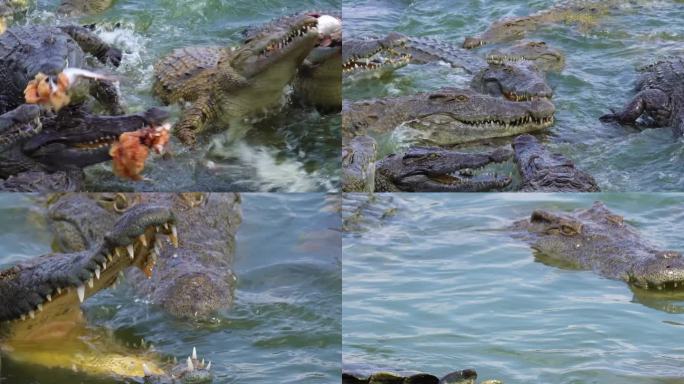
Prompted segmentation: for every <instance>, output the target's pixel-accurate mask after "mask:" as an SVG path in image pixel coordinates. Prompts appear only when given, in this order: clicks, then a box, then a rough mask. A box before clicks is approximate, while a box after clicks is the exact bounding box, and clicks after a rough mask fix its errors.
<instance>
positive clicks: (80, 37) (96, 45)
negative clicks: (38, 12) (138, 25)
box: [59, 25, 121, 67]
mask: <svg viewBox="0 0 684 384" xmlns="http://www.w3.org/2000/svg"><path fill="white" fill-rule="evenodd" d="M59 29H61V30H62V31H63V32H64V33H66V34H68V35H69V36H71V38H72V39H74V40H75V41H76V42H77V43H78V45H79V46H80V47H81V49H83V51H84V52H87V53H90V54H91V55H93V56H95V57H97V59H98V60H100V62H102V63H103V64H106V63H107V62H110V63H111V64H112V65H113V66H115V67H118V66H119V64H121V50H120V49H117V48H114V47H111V46H109V45H108V44H107V43H105V42H104V41H103V40H102V39H100V38H99V37H97V35H95V34H94V33H93V32H91V31H90V30H88V29H87V28H84V27H79V26H75V25H68V26H61V27H59Z"/></svg>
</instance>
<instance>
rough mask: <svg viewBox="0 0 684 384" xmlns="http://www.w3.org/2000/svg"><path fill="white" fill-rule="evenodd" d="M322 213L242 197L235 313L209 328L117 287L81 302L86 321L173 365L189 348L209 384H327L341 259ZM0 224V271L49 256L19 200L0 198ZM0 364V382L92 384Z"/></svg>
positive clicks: (331, 220)
mask: <svg viewBox="0 0 684 384" xmlns="http://www.w3.org/2000/svg"><path fill="white" fill-rule="evenodd" d="M330 206H331V202H330V201H329V199H326V198H325V196H324V195H321V194H296V195H258V194H245V195H243V214H244V221H243V224H242V226H241V227H240V230H239V231H238V235H237V236H238V238H237V254H236V263H235V272H236V274H237V275H238V286H237V290H236V294H235V296H236V299H235V305H234V307H233V308H232V309H229V310H225V311H222V312H221V313H220V314H219V315H218V317H217V318H216V321H215V323H214V324H211V325H197V324H189V323H186V322H182V321H178V320H174V319H172V318H170V317H168V316H167V315H165V314H164V313H163V312H162V311H161V310H160V309H158V308H156V307H155V306H154V305H151V304H149V303H148V302H147V301H146V300H145V298H144V297H139V296H137V295H136V294H135V291H134V290H133V289H132V288H131V287H130V286H128V285H126V284H125V283H124V284H122V285H120V286H118V287H117V288H116V289H114V290H111V289H110V290H106V291H102V292H100V293H98V294H97V295H96V296H94V297H93V298H92V299H90V300H88V301H87V302H86V303H85V306H84V307H85V312H86V316H87V318H88V319H89V323H90V324H91V325H92V326H94V327H98V328H107V329H110V330H112V331H113V334H114V336H115V337H116V338H117V339H118V340H119V341H120V342H122V343H134V344H139V342H140V339H141V338H144V339H145V340H146V341H147V342H148V343H152V344H154V346H155V348H156V349H157V350H158V351H159V352H160V353H162V354H163V355H164V356H167V357H170V356H176V357H177V358H178V359H179V360H181V361H182V359H184V358H186V357H187V355H188V354H189V353H190V352H191V351H192V347H193V346H195V347H196V348H197V351H198V353H199V355H200V357H203V358H206V359H208V360H211V361H212V371H213V373H214V377H215V380H214V383H217V384H221V383H332V382H335V381H337V380H339V375H340V373H339V364H340V344H341V340H340V334H341V324H340V321H341V320H340V317H341V308H340V300H341V299H340V297H341V292H340V289H341V288H340V287H341V275H340V260H341V258H340V237H339V225H340V224H339V216H338V214H337V213H334V212H331V210H330ZM0 218H1V219H0V268H5V267H7V266H10V265H14V264H16V263H17V262H19V261H21V260H27V259H30V258H32V257H35V256H38V255H41V254H44V253H47V252H49V250H50V248H49V243H50V236H49V234H48V232H47V229H46V228H45V227H44V223H41V219H40V218H41V215H40V212H39V210H37V209H35V207H34V203H33V202H32V201H31V199H30V198H29V197H27V196H26V195H8V194H4V195H0ZM2 363H3V364H2V372H1V373H0V377H3V378H4V381H3V383H8V384H10V383H11V384H15V383H17V384H23V383H26V384H28V383H31V384H48V383H49V384H53V383H64V384H73V383H93V382H95V381H94V379H93V378H90V377H88V376H84V375H82V374H81V375H79V374H74V373H71V372H62V371H55V370H47V369H42V368H40V367H35V366H30V365H19V364H16V363H14V362H12V361H11V360H9V359H3V361H2ZM97 382H98V383H99V382H100V381H97ZM102 382H103V383H108V381H102Z"/></svg>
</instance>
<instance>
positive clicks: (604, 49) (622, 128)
mask: <svg viewBox="0 0 684 384" xmlns="http://www.w3.org/2000/svg"><path fill="white" fill-rule="evenodd" d="M578 4H579V5H580V6H579V7H577V5H578ZM592 4H597V7H596V10H595V11H592V8H593V7H592ZM582 5H585V8H586V9H585V10H582V9H581V8H582ZM587 10H588V11H589V12H594V13H587V12H586V11H587ZM535 14H539V15H542V16H540V17H536V16H535V17H536V18H537V19H538V20H536V21H535V17H533V18H532V19H530V18H528V17H527V16H528V15H535ZM344 15H345V38H349V39H360V38H363V37H376V38H382V37H385V36H387V35H388V34H390V33H391V32H398V33H402V34H404V35H407V36H411V37H412V38H414V39H431V40H435V41H437V42H441V43H442V44H434V45H435V46H436V47H441V46H445V45H451V46H453V47H456V48H455V49H454V52H447V53H446V54H445V57H446V59H445V60H442V62H436V63H431V64H414V63H408V64H406V65H403V66H401V67H400V68H397V69H396V70H394V71H393V72H392V73H391V74H385V75H384V76H382V77H380V78H375V79H371V80H368V79H361V80H354V79H353V78H351V77H350V78H345V79H344V80H343V90H344V96H345V102H353V101H359V100H368V99H377V98H386V97H391V98H397V97H404V96H408V95H414V94H417V93H421V92H434V91H436V90H438V89H440V88H443V87H447V86H448V87H458V88H467V87H469V86H470V84H471V82H472V78H473V74H472V73H470V72H469V71H468V70H466V69H462V68H454V67H453V65H448V64H451V60H450V59H449V58H450V57H451V56H453V55H457V56H459V58H463V57H464V54H462V53H461V51H459V50H458V49H462V48H461V47H462V45H463V42H464V40H465V39H466V37H469V36H470V37H474V36H482V35H487V33H486V31H488V30H492V31H495V32H490V33H488V34H489V40H491V41H490V42H488V43H487V44H485V45H483V46H478V47H474V48H473V49H469V50H467V52H468V53H470V54H472V55H476V56H478V57H479V58H481V59H485V58H487V57H488V56H489V55H490V54H491V53H493V52H505V51H506V50H507V49H508V48H509V47H511V46H512V45H515V44H519V43H520V42H523V41H543V42H545V43H546V44H547V45H548V46H550V47H552V48H553V49H557V50H558V51H560V52H562V53H563V54H564V56H565V60H564V65H563V68H562V69H560V71H557V69H558V68H557V69H556V70H553V71H550V72H548V73H547V74H546V80H547V84H548V85H549V87H550V88H551V89H552V90H553V99H552V101H553V104H554V105H555V121H554V124H553V126H551V127H549V128H546V129H544V130H542V131H539V132H535V133H533V134H534V135H535V136H536V137H537V138H538V139H539V140H540V142H541V143H542V145H543V146H544V147H545V148H546V149H547V150H548V151H549V152H550V153H559V154H561V155H563V156H564V157H565V158H567V159H569V160H570V161H572V162H573V163H574V164H575V165H576V168H577V169H579V170H582V171H583V172H586V173H587V174H589V175H591V176H593V177H594V179H595V180H596V183H597V185H598V187H599V188H600V189H601V190H602V191H677V190H681V188H682V186H684V178H683V177H682V173H681V171H680V167H679V164H680V163H681V159H682V156H683V155H684V151H683V148H684V147H683V146H682V141H681V139H673V137H672V131H673V129H672V128H673V127H672V126H673V125H677V124H680V123H679V122H678V120H676V119H675V118H669V116H668V119H666V120H665V121H662V122H659V124H652V125H653V126H658V127H662V128H655V129H644V126H643V125H639V124H636V126H635V124H617V123H615V122H602V121H600V120H599V118H600V117H601V116H604V115H607V114H610V113H611V109H614V110H616V111H623V109H624V108H625V106H628V105H629V103H630V102H631V101H632V100H633V99H634V98H635V95H637V89H638V90H643V89H644V87H643V84H641V85H640V81H641V80H640V79H641V78H643V75H644V72H643V70H642V71H641V72H639V71H638V70H640V69H642V68H644V67H646V68H648V65H650V64H652V63H657V62H662V61H663V60H666V59H667V58H670V57H681V56H682V52H683V50H682V42H683V41H684V37H683V36H684V29H683V27H682V24H681V23H680V22H679V20H680V19H681V18H682V17H683V16H684V8H682V4H681V2H678V1H655V0H634V1H591V0H539V1H534V2H526V1H518V0H516V1H506V0H494V1H490V2H467V3H464V4H461V5H459V6H458V7H454V6H453V3H452V2H449V1H446V0H437V1H436V2H431V3H430V4H425V3H418V2H390V1H381V2H374V1H369V0H350V1H346V2H345V3H344ZM546 15H548V16H546ZM516 18H517V19H520V20H522V21H521V22H520V24H521V25H522V26H521V27H520V28H518V29H520V30H522V31H523V32H524V34H521V35H518V34H517V33H516V32H517V31H518V29H516V28H517V27H515V26H513V27H511V28H510V29H511V30H510V33H506V34H505V35H501V34H500V33H499V32H496V30H497V29H498V27H497V26H496V22H497V21H499V20H505V19H516ZM526 20H532V22H531V23H527V21H526ZM504 29H505V28H504ZM522 35H524V38H523V37H521V36H522ZM485 37H486V36H485ZM501 37H502V38H501ZM440 49H441V48H440ZM455 52H456V53H455ZM462 61H463V60H462ZM653 68H656V69H659V67H653ZM646 88H648V87H646ZM651 88H653V87H651ZM659 113H660V112H659ZM654 118H657V117H654ZM372 136H373V137H374V138H375V139H376V140H377V142H378V158H380V159H381V158H384V157H385V156H387V155H389V154H391V153H400V152H405V151H406V149H407V148H408V147H410V146H415V145H417V143H416V134H415V130H414V129H413V127H412V126H410V125H408V124H404V125H403V126H400V127H399V128H398V129H395V130H394V131H393V132H384V133H377V134H372ZM503 142H504V143H510V142H511V139H506V140H503ZM496 143H497V144H500V143H499V142H498V141H497V142H496ZM421 144H424V143H421ZM468 146H472V145H468ZM515 168H516V166H515V164H514V163H513V162H509V163H506V164H502V165H499V166H496V167H492V169H490V171H492V172H497V171H498V172H499V173H501V174H506V175H507V174H509V173H512V174H513V176H514V180H513V182H512V183H511V186H510V187H509V190H516V188H518V187H519V186H520V185H521V184H522V183H523V181H522V180H521V177H520V175H519V173H518V172H517V171H516V169H515Z"/></svg>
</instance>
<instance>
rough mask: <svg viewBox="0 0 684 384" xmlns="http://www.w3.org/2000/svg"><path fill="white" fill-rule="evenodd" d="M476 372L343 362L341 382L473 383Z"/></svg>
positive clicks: (492, 382)
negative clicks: (437, 371) (442, 372)
mask: <svg viewBox="0 0 684 384" xmlns="http://www.w3.org/2000/svg"><path fill="white" fill-rule="evenodd" d="M476 380H477V372H475V371H474V370H472V369H464V370H459V371H454V372H451V373H448V374H446V375H445V376H443V377H441V378H440V377H437V376H435V375H432V374H429V373H423V372H413V371H405V370H394V369H382V368H378V367H374V366H371V365H367V364H344V366H343V368H342V384H475V383H476ZM481 384H502V382H501V381H499V380H485V381H482V382H481Z"/></svg>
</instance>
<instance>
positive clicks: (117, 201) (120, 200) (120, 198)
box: [112, 193, 130, 213]
mask: <svg viewBox="0 0 684 384" xmlns="http://www.w3.org/2000/svg"><path fill="white" fill-rule="evenodd" d="M112 207H113V208H114V210H115V211H116V212H119V213H122V212H124V211H126V210H127V209H128V207H130V203H129V201H128V197H126V195H125V194H123V193H117V194H116V195H115V196H114V201H113V202H112Z"/></svg>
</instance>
